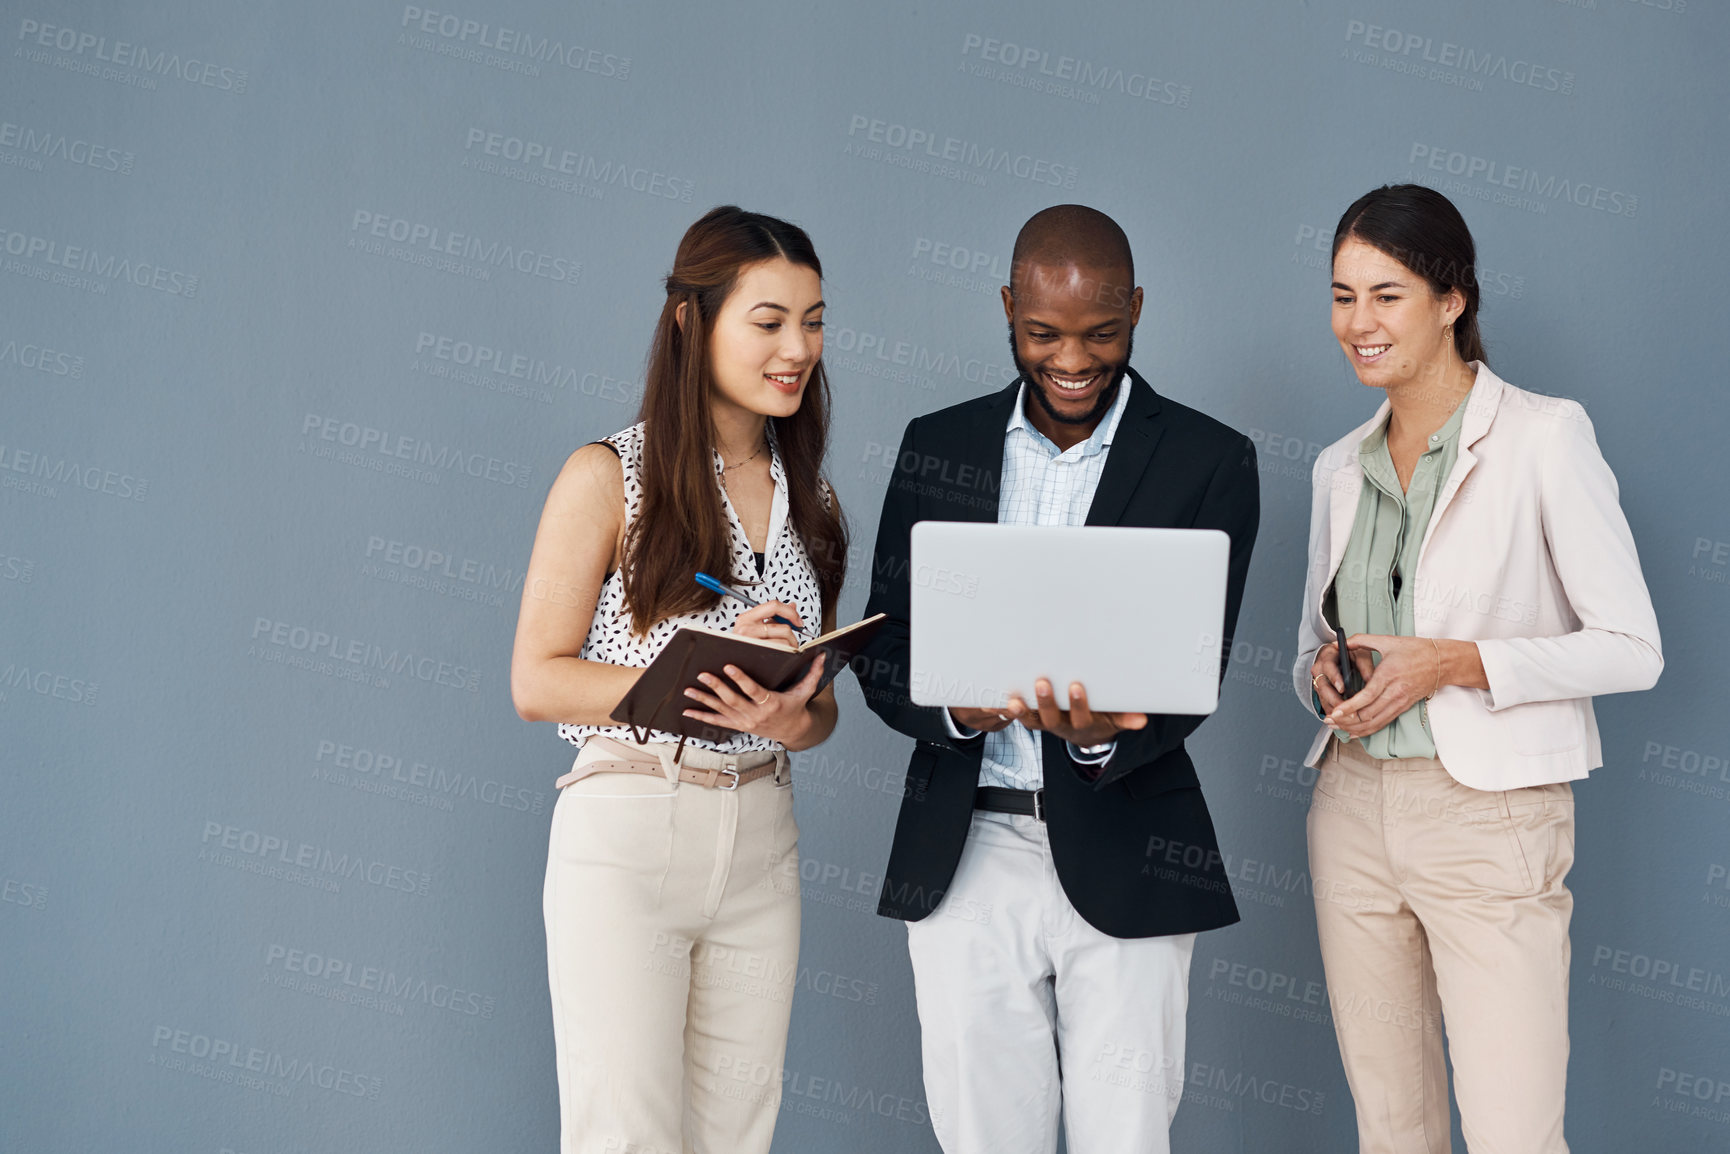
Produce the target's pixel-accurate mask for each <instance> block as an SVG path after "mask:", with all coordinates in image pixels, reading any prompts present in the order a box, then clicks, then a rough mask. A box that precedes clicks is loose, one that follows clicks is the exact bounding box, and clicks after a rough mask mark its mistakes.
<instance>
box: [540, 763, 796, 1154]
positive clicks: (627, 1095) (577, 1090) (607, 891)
mask: <svg viewBox="0 0 1730 1154" xmlns="http://www.w3.org/2000/svg"><path fill="white" fill-rule="evenodd" d="M670 749H671V747H670V746H668V747H661V748H659V749H655V750H654V752H658V753H662V754H665V753H666V752H668V751H669V750H670ZM617 752H618V747H617V746H614V747H613V748H611V749H605V748H602V747H601V744H600V743H597V742H594V741H591V742H589V743H588V744H587V745H585V746H584V748H583V750H582V751H581V752H580V753H579V754H578V758H577V768H580V767H581V766H582V764H583V762H584V760H585V758H587V759H588V760H595V759H597V758H608V757H614V756H617ZM767 757H773V758H775V759H776V760H777V761H778V762H779V765H778V767H777V772H776V773H775V774H774V775H773V776H770V777H763V778H759V779H758V780H756V781H753V782H750V783H749V784H746V785H743V786H740V787H739V788H738V789H736V790H726V789H715V788H705V787H704V786H701V785H690V784H679V783H675V782H673V781H670V780H668V778H667V777H666V776H660V777H649V776H639V775H637V774H628V773H596V774H593V775H592V776H589V777H585V778H583V779H582V780H580V781H577V782H575V783H574V784H571V785H567V786H566V787H564V788H563V789H562V790H561V791H560V793H559V800H558V803H557V805H556V806H555V807H554V809H553V824H552V839H551V845H550V847H549V851H548V854H547V876H546V886H545V889H544V891H543V895H542V908H543V912H544V914H545V917H546V927H547V978H548V984H549V986H550V987H551V990H552V999H553V1039H554V1042H555V1045H556V1046H557V1060H558V1077H559V1118H560V1147H559V1148H560V1150H561V1151H562V1154H763V1152H766V1151H767V1150H768V1149H769V1139H770V1137H771V1136H772V1135H773V1133H774V1130H775V1120H776V1116H777V1114H778V1112H779V1109H780V1103H781V1061H782V1057H783V1055H784V1053H785V1051H786V1046H787V1021H788V1016H789V1014H790V1013H791V1010H792V1005H793V987H794V982H795V979H796V977H797V968H798V961H799V850H798V840H799V828H798V825H797V824H796V823H795V821H794V818H793V787H792V777H791V775H790V773H789V772H788V770H787V765H786V755H785V754H784V753H782V754H745V755H741V756H740V757H739V758H737V759H735V764H736V766H737V768H747V767H749V766H750V765H753V764H757V763H760V762H762V761H763V760H764V759H765V758H767ZM683 760H684V764H686V765H689V766H693V767H695V768H699V769H703V768H711V767H712V766H713V765H715V764H719V763H720V762H721V761H722V760H724V759H721V758H720V757H719V755H716V754H713V753H712V752H709V751H700V750H693V749H690V748H687V749H686V751H685V756H684V759H683Z"/></svg>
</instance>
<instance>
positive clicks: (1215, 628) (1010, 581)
mask: <svg viewBox="0 0 1730 1154" xmlns="http://www.w3.org/2000/svg"><path fill="white" fill-rule="evenodd" d="M1230 552H1231V539H1230V538H1229V537H1227V536H1226V535H1225V534H1224V533H1222V532H1220V531H1219V530H1217V529H1131V528H1116V527H1108V526H1092V525H1089V526H1078V527H1068V526H1059V525H1049V526H1048V525H996V524H974V523H964V522H952V521H921V522H920V523H918V524H917V525H914V526H913V547H912V556H911V558H910V565H909V569H910V571H909V573H908V578H909V581H910V582H911V585H912V604H911V614H910V616H911V626H912V653H911V658H912V669H911V670H910V676H909V688H910V690H911V695H912V698H913V701H914V702H915V703H916V704H918V705H955V706H966V707H971V708H976V709H994V708H997V707H999V706H1002V705H1004V704H1005V703H1006V702H1007V701H1008V699H1009V695H1010V694H1011V693H1019V694H1020V695H1021V697H1022V698H1023V699H1024V700H1025V701H1026V702H1027V703H1028V704H1029V705H1032V704H1033V683H1034V681H1035V680H1036V679H1037V678H1040V677H1047V678H1050V679H1051V686H1052V691H1053V693H1054V695H1055V697H1056V699H1057V704H1058V705H1059V706H1060V707H1062V708H1067V707H1068V704H1069V684H1070V682H1072V681H1079V682H1081V683H1082V685H1083V686H1085V687H1086V689H1087V700H1088V704H1089V706H1090V707H1091V708H1092V709H1094V710H1101V711H1107V712H1120V711H1131V712H1137V713H1212V712H1213V710H1214V708H1215V706H1217V705H1218V704H1219V652H1220V631H1221V628H1222V626H1223V624H1224V621H1225V577H1226V566H1227V562H1228V560H1229V558H1230Z"/></svg>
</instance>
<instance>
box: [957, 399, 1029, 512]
mask: <svg viewBox="0 0 1730 1154" xmlns="http://www.w3.org/2000/svg"><path fill="white" fill-rule="evenodd" d="M1020 393H1021V379H1020V378H1019V377H1018V378H1016V380H1015V381H1014V382H1013V383H1012V384H1010V385H1009V387H1008V388H1005V389H1002V390H1000V391H999V392H997V393H994V394H993V395H991V396H989V397H987V398H985V401H984V403H983V404H982V405H981V406H980V417H979V423H978V425H977V426H975V430H976V431H974V432H973V433H972V434H971V435H970V436H968V437H967V438H966V440H965V442H964V443H962V444H959V445H956V446H955V454H954V458H953V463H952V464H951V465H949V466H947V468H948V469H950V470H952V472H950V474H949V481H950V483H951V484H953V485H955V486H956V487H957V488H960V489H965V490H966V491H967V494H968V495H969V496H970V497H972V498H973V499H972V500H970V501H968V502H967V503H966V504H965V505H964V506H963V507H962V508H960V509H959V510H956V512H955V516H954V518H953V519H954V520H957V521H996V520H997V510H998V508H999V506H1000V505H1001V503H1002V487H1003V442H1004V441H1005V440H1006V439H1008V437H1009V414H1010V413H1011V412H1012V411H1013V410H1014V408H1015V398H1016V397H1017V396H1019V395H1020Z"/></svg>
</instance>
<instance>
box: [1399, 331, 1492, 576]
mask: <svg viewBox="0 0 1730 1154" xmlns="http://www.w3.org/2000/svg"><path fill="white" fill-rule="evenodd" d="M1501 404H1502V378H1500V377H1498V376H1497V375H1496V374H1495V373H1492V372H1491V371H1490V370H1489V367H1488V366H1486V365H1484V364H1482V363H1480V364H1479V365H1478V377H1477V380H1475V381H1474V382H1473V383H1472V395H1471V398H1470V399H1469V400H1468V401H1466V419H1465V420H1463V421H1461V422H1460V451H1459V454H1458V455H1457V456H1456V457H1455V458H1454V471H1453V472H1451V473H1449V474H1448V479H1447V481H1446V483H1444V484H1443V485H1442V491H1441V494H1440V495H1439V496H1438V497H1437V498H1436V508H1435V512H1433V513H1431V514H1430V523H1429V524H1428V525H1427V526H1425V527H1424V539H1423V542H1422V543H1421V544H1420V545H1419V546H1418V564H1419V565H1422V564H1423V563H1424V550H1425V549H1427V548H1429V544H1430V538H1431V537H1432V536H1433V535H1434V534H1435V532H1436V526H1437V525H1439V524H1441V520H1442V514H1444V513H1446V512H1447V511H1448V506H1449V505H1452V504H1453V503H1454V496H1455V494H1457V493H1458V492H1459V491H1460V486H1461V485H1464V484H1465V483H1466V478H1467V477H1468V476H1470V475H1471V472H1472V469H1473V468H1474V467H1475V466H1476V465H1477V463H1478V455H1477V454H1476V453H1474V452H1472V446H1473V445H1475V444H1477V443H1478V441H1480V440H1482V439H1483V436H1484V434H1485V433H1487V432H1489V431H1490V425H1491V424H1493V423H1494V422H1495V419H1496V410H1497V409H1498V408H1500V407H1501Z"/></svg>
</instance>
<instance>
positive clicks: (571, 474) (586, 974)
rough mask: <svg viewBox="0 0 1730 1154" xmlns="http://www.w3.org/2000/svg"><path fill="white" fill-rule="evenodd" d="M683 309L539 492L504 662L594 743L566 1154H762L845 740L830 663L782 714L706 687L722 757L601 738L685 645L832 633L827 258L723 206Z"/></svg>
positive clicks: (673, 310)
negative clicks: (638, 405) (721, 638)
mask: <svg viewBox="0 0 1730 1154" xmlns="http://www.w3.org/2000/svg"><path fill="white" fill-rule="evenodd" d="M666 288H667V296H666V302H665V304H664V305H663V306H662V309H661V317H660V321H659V323H658V324H657V326H656V328H655V336H654V344H653V347H652V348H651V350H650V354H649V363H648V371H647V380H646V383H645V391H644V396H643V406H642V412H641V420H640V421H639V422H638V423H637V424H635V425H633V426H631V427H630V428H628V429H625V430H622V431H621V432H618V433H615V434H613V435H612V436H610V437H607V438H606V439H605V440H602V441H597V442H595V443H594V444H590V445H585V446H584V447H582V448H581V449H578V450H577V451H576V452H575V453H573V454H572V455H571V457H570V459H569V461H567V462H566V464H565V467H564V469H563V471H561V472H560V474H559V477H558V479H557V480H556V481H554V482H553V486H552V490H551V492H549V493H548V495H547V502H546V507H545V509H544V511H543V512H542V515H541V523H540V529H539V531H538V532H537V534H536V536H535V546H534V553H533V556H532V557H531V559H530V562H529V568H528V572H527V574H526V577H525V580H524V583H523V600H522V609H521V614H520V616H519V618H518V621H517V636H516V647H515V650H514V652H513V654H512V659H511V696H512V699H513V700H514V702H515V703H516V707H517V712H518V713H519V714H520V715H521V716H522V717H523V718H524V719H525V720H529V721H556V722H559V723H560V724H559V734H560V736H561V737H563V738H565V739H566V740H567V741H570V742H571V743H572V744H573V745H576V746H578V747H579V752H578V753H577V757H576V762H575V764H574V765H573V767H572V770H571V772H570V773H568V774H566V775H565V776H564V777H562V778H561V779H560V780H559V785H560V793H559V800H558V804H557V806H556V807H555V808H554V811H553V823H552V835H551V846H550V849H549V853H548V859H547V874H546V886H545V890H544V893H543V909H544V913H545V917H546V927H547V968H548V984H549V986H550V987H551V991H552V999H553V1035H554V1040H555V1043H556V1046H557V1062H558V1080H559V1108H560V1118H561V1149H562V1150H563V1151H565V1154H576V1152H577V1151H585V1152H587V1151H601V1150H618V1151H622V1150H644V1151H651V1150H652V1151H680V1150H692V1149H697V1150H714V1151H723V1150H724V1151H728V1152H732V1154H748V1152H751V1151H767V1150H768V1149H769V1140H770V1137H771V1135H772V1134H773V1132H774V1128H775V1118H776V1114H777V1111H778V1109H779V1106H780V1097H781V1061H782V1056H783V1054H784V1052H785V1049H786V1041H787V1021H788V1015H789V1013H790V1011H791V1008H792V1001H793V985H794V980H795V977H796V974H797V970H798V952H799V856H798V836H799V831H798V827H797V825H796V824H795V822H794V819H793V800H792V782H791V777H790V775H789V772H788V768H787V751H789V750H800V749H808V748H810V747H811V746H813V745H816V744H817V743H819V742H821V741H822V740H823V739H824V738H826V737H828V736H829V733H830V731H831V730H833V729H834V726H835V697H834V690H833V688H831V687H825V688H824V689H823V690H822V691H821V692H816V687H817V684H818V681H819V679H820V677H821V673H822V662H821V659H819V661H818V663H817V664H815V665H814V666H813V667H812V669H811V671H810V672H809V673H808V674H807V675H806V676H805V677H804V678H803V680H801V681H800V682H799V683H798V684H796V685H794V686H793V687H792V688H791V689H788V690H787V691H785V692H780V693H777V692H773V691H772V690H770V689H769V688H768V687H766V686H762V685H758V684H757V683H755V682H754V681H752V680H751V679H750V678H748V677H746V676H745V675H744V674H743V673H742V672H741V671H739V670H738V669H736V668H734V667H731V666H728V667H726V668H724V669H719V670H712V671H710V672H708V673H706V674H704V675H703V682H704V684H705V685H706V686H707V687H708V689H707V692H702V691H692V694H691V696H692V700H691V701H690V702H688V705H689V708H688V709H687V710H686V715H687V716H689V717H692V718H695V719H699V720H702V721H704V722H706V723H707V724H708V726H709V727H710V728H709V729H708V730H707V731H706V732H712V733H714V734H715V735H716V737H717V740H701V739H699V738H695V737H693V738H689V739H687V740H686V741H684V742H683V743H680V741H679V738H678V736H677V735H675V734H671V733H665V732H661V731H658V730H651V731H649V732H648V733H646V734H644V733H642V732H633V731H632V730H631V729H630V728H629V727H627V726H621V725H617V724H615V723H614V722H612V721H611V719H610V717H609V714H610V713H611V711H612V709H613V708H614V706H615V705H617V703H618V702H619V700H620V698H621V697H623V696H624V694H625V692H626V691H627V690H628V689H630V687H631V685H632V684H633V683H634V682H635V680H636V679H637V677H638V676H639V675H640V674H641V672H642V668H643V667H644V666H646V665H647V664H648V663H649V662H650V661H652V660H653V659H654V657H655V655H656V654H657V653H659V652H660V650H661V648H662V647H663V646H664V645H665V644H666V642H667V641H668V639H669V638H670V637H671V636H672V634H673V632H674V631H675V630H677V629H678V628H679V627H680V626H682V625H701V626H706V627H708V628H711V629H723V630H725V629H731V630H733V631H735V632H738V633H741V634H743V635H745V636H749V637H755V638H765V639H780V640H783V641H787V642H792V641H794V634H793V631H792V629H791V628H790V627H789V626H788V625H787V624H785V623H783V621H790V622H792V624H793V625H794V626H797V627H799V628H801V629H805V628H807V622H809V623H811V624H816V623H818V622H821V623H822V626H823V629H824V630H825V631H827V630H828V629H830V628H832V626H833V624H834V615H835V602H836V598H837V595H838V594H839V592H840V589H841V582H842V578H843V577H844V575H845V563H846V557H847V536H846V528H845V525H844V523H843V521H842V519H841V514H840V509H839V508H838V506H837V505H836V503H835V499H834V496H833V494H832V493H831V492H830V490H829V487H828V485H827V484H826V483H825V482H824V481H823V479H822V477H821V475H820V469H821V466H822V462H823V455H824V451H825V448H826V445H827V440H828V419H829V396H828V383H827V380H826V378H825V376H824V372H823V365H822V360H821V357H822V353H823V301H822V295H821V294H822V267H821V265H820V264H819V263H818V261H817V255H816V253H815V251H813V249H812V247H811V241H810V239H809V238H808V237H807V236H806V235H805V233H804V232H803V231H802V230H801V229H799V228H798V227H796V226H794V225H791V224H788V223H787V222H785V221H782V220H778V219H776V218H774V217H770V216H764V215H761V214H759V213H752V212H745V211H743V210H741V209H738V208H734V207H732V206H725V207H721V208H717V209H714V210H713V211H711V212H709V213H708V214H706V215H705V216H704V217H703V218H702V219H701V220H699V221H697V223H696V224H694V225H692V226H691V228H690V229H689V231H687V232H686V233H685V236H684V239H683V240H682V241H681V242H680V244H679V249H678V254H677V255H676V256H675V258H674V261H673V270H672V272H671V273H670V274H669V275H668V277H667V280H666ZM699 571H701V572H707V573H712V574H715V575H716V576H719V577H722V578H723V580H725V581H727V582H728V583H729V584H732V585H734V586H746V587H750V588H751V589H752V591H753V595H754V596H755V597H756V598H757V599H758V600H760V601H761V602H762V604H760V605H758V606H756V607H755V608H744V609H743V611H742V612H741V608H742V606H741V605H740V603H739V602H737V601H733V600H732V599H727V600H722V599H720V598H719V597H717V596H716V595H715V594H712V593H710V592H708V591H706V590H705V589H703V588H702V587H700V586H698V585H697V584H695V582H694V581H693V576H694V574H695V573H697V572H699ZM721 731H728V732H726V733H723V732H721ZM645 737H646V738H647V740H646V741H645V740H642V739H643V738H645Z"/></svg>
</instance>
